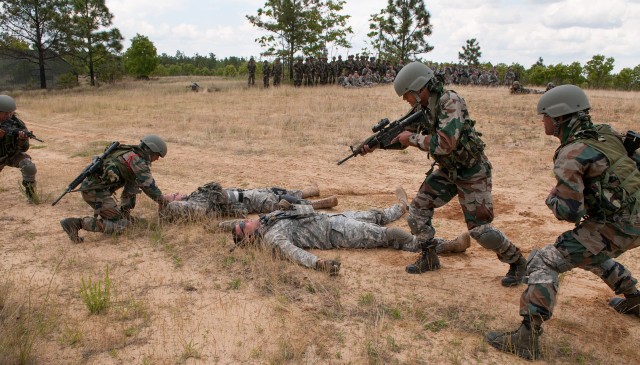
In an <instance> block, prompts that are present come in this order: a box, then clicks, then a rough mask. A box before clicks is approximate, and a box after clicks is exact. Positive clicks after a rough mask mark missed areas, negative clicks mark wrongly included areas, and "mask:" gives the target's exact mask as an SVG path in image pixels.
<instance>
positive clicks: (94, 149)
mask: <svg viewBox="0 0 640 365" xmlns="http://www.w3.org/2000/svg"><path fill="white" fill-rule="evenodd" d="M109 145H111V141H91V142H89V145H88V146H86V147H85V148H84V149H83V150H81V151H79V152H76V153H74V154H73V155H71V158H73V157H93V156H97V155H99V154H101V153H102V152H103V151H104V150H105V148H107V147H109ZM87 164H89V162H87Z"/></svg>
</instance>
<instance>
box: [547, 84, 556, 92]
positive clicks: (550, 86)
mask: <svg viewBox="0 0 640 365" xmlns="http://www.w3.org/2000/svg"><path fill="white" fill-rule="evenodd" d="M554 87H556V85H555V84H554V83H553V82H548V83H547V91H549V90H551V89H553V88H554Z"/></svg>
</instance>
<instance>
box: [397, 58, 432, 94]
mask: <svg viewBox="0 0 640 365" xmlns="http://www.w3.org/2000/svg"><path fill="white" fill-rule="evenodd" d="M432 79H433V71H432V70H431V69H430V68H429V67H427V66H426V65H425V64H423V63H421V62H411V63H410V64H408V65H406V66H404V67H403V68H402V70H400V72H398V75H396V79H395V81H394V82H393V88H394V89H395V90H396V94H398V96H402V95H404V94H405V93H407V91H414V92H418V91H420V89H422V88H423V87H424V86H425V85H426V84H427V83H428V82H429V81H431V80H432Z"/></svg>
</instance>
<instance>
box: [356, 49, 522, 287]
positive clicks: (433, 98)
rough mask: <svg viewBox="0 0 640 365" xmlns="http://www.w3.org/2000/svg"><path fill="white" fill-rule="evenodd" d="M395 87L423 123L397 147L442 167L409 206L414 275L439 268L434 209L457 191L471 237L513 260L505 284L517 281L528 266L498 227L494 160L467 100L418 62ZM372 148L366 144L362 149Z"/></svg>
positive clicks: (509, 261)
mask: <svg viewBox="0 0 640 365" xmlns="http://www.w3.org/2000/svg"><path fill="white" fill-rule="evenodd" d="M393 86H394V89H395V91H396V93H397V94H398V96H402V97H403V99H404V100H405V101H407V102H408V103H409V104H411V106H412V107H413V108H414V110H416V111H418V110H422V111H423V112H424V115H425V118H424V120H425V122H424V124H423V126H422V127H421V128H420V130H418V131H416V132H412V131H404V132H402V133H400V135H398V137H397V138H396V142H397V143H398V144H397V147H398V148H406V147H408V146H413V147H417V148H419V149H421V150H423V151H427V152H428V154H429V156H430V157H431V158H433V159H434V160H435V163H434V164H437V165H438V168H437V169H435V170H433V166H432V170H430V171H429V172H428V173H427V177H426V179H425V180H424V182H423V183H422V185H421V186H420V189H419V190H418V194H417V195H416V197H415V198H414V199H413V201H412V202H411V205H410V207H409V218H407V221H408V223H409V227H410V228H411V232H412V233H413V234H414V235H415V236H416V238H417V239H418V241H419V242H421V244H422V254H421V255H420V257H419V258H418V260H417V261H416V262H415V263H414V264H411V265H409V266H407V268H406V269H407V272H408V273H410V274H420V273H422V272H425V271H432V270H438V269H439V268H440V261H439V259H438V256H437V253H436V243H435V242H434V236H435V229H434V228H433V226H432V224H431V219H432V217H433V214H434V210H435V209H436V208H439V207H441V206H443V205H445V204H447V203H448V202H449V201H450V200H451V199H453V198H454V197H455V196H456V195H457V196H458V201H459V202H460V206H461V207H462V210H463V212H464V218H465V221H466V222H467V228H468V229H469V233H470V234H471V237H473V238H474V239H475V240H476V241H478V243H480V245H481V246H482V247H484V248H486V249H489V250H492V251H494V252H495V253H496V255H497V256H498V259H499V260H500V261H502V262H504V263H507V264H509V271H508V272H507V274H506V275H505V277H504V278H502V285H504V286H515V285H518V284H519V283H520V282H521V280H522V276H523V275H524V272H525V269H526V264H527V262H526V260H525V258H524V257H523V256H522V253H521V252H520V250H519V249H518V247H516V246H515V245H514V244H513V243H511V241H509V239H507V237H505V235H504V234H503V233H502V232H500V231H499V230H498V229H497V228H495V227H493V226H491V222H492V221H493V199H492V196H491V163H490V162H489V160H488V158H487V156H486V155H485V154H484V146H485V144H484V143H483V142H482V140H481V139H480V133H478V132H477V131H476V130H475V128H474V125H475V121H473V120H471V119H470V118H469V112H468V111H467V105H466V103H465V101H464V99H463V98H462V97H461V96H460V95H458V94H457V93H456V92H454V91H451V90H446V91H445V90H444V89H443V87H442V84H441V83H440V81H438V79H437V78H436V77H435V76H434V73H433V71H432V70H431V69H430V68H428V67H427V66H425V65H424V64H422V63H420V62H412V63H410V64H408V65H406V66H405V67H404V68H403V69H402V70H401V71H400V72H399V73H398V75H397V77H396V79H395V81H394V84H393ZM371 150H372V149H370V148H368V147H367V145H365V146H364V147H363V151H362V152H363V153H368V152H370V151H371Z"/></svg>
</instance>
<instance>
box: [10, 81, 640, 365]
mask: <svg viewBox="0 0 640 365" xmlns="http://www.w3.org/2000/svg"><path fill="white" fill-rule="evenodd" d="M193 81H197V82H198V83H199V84H200V85H201V86H203V87H205V88H208V89H209V91H208V92H200V93H192V92H190V91H189V90H188V89H187V88H186V86H188V85H189V84H190V83H191V82H193ZM456 91H458V92H459V93H460V94H461V95H462V96H464V97H465V99H466V101H467V103H468V105H469V109H470V112H471V117H472V118H474V119H475V120H476V121H477V128H478V129H479V130H480V131H481V132H482V133H483V138H484V140H485V142H487V144H488V149H487V151H486V153H487V155H488V156H489V158H490V160H491V162H492V164H493V166H494V180H493V191H494V205H495V210H496V211H495V213H496V220H495V221H494V224H495V225H496V226H497V227H499V228H500V229H501V230H502V231H503V232H505V233H506V234H507V235H508V236H509V237H510V238H511V239H512V240H513V241H514V242H515V243H516V244H517V245H518V246H520V247H521V248H522V249H523V251H524V252H525V254H528V253H529V252H530V251H531V250H532V249H533V248H534V247H541V246H543V245H546V244H549V243H552V242H553V241H554V240H555V237H556V236H557V235H558V234H560V233H561V232H563V231H564V230H567V229H570V228H571V225H570V224H568V223H563V222H559V221H557V220H556V219H555V218H554V217H553V215H552V214H551V212H550V211H549V210H548V209H547V208H546V206H545V205H544V198H545V197H546V196H547V193H548V190H549V189H550V188H551V186H552V185H553V183H554V179H553V176H552V171H551V168H552V156H553V152H554V150H555V148H556V147H557V144H558V142H557V140H556V139H554V138H552V137H547V136H545V135H544V133H543V128H542V125H541V122H540V118H539V117H538V116H537V115H536V114H535V106H536V103H537V100H538V98H539V95H522V96H510V95H509V94H508V91H507V89H506V88H495V89H486V88H472V87H457V88H456ZM13 95H14V96H15V98H16V100H17V103H18V112H19V115H20V116H21V118H22V119H23V120H25V121H26V122H27V125H28V126H29V128H30V129H31V130H33V132H34V133H35V134H36V135H37V136H38V137H39V138H41V139H44V140H45V141H46V142H45V143H38V142H33V143H32V146H33V147H32V149H31V150H30V151H29V153H30V154H31V156H32V157H33V160H34V162H35V163H36V165H37V167H38V181H39V187H38V188H39V190H40V195H41V197H42V203H41V204H38V205H33V204H28V203H27V202H26V199H25V197H24V196H22V195H21V193H20V191H19V181H20V173H19V171H18V170H17V169H12V168H6V169H5V170H3V171H2V173H0V227H1V228H0V363H1V364H5V363H6V364H13V363H36V364H512V363H527V362H526V361H522V360H519V359H517V358H515V357H513V356H511V355H505V354H502V353H499V352H497V351H495V350H494V349H493V348H491V347H490V346H488V345H487V344H485V343H484V342H483V334H484V333H485V332H486V331H487V330H489V329H506V330H510V329H514V328H516V326H517V325H518V324H519V322H520V317H519V315H518V301H519V296H520V293H521V291H522V290H523V289H524V287H523V286H520V287H518V288H503V287H502V286H500V278H501V277H502V276H503V275H504V274H505V272H506V271H507V269H508V267H507V265H505V264H502V263H500V262H499V261H498V260H497V259H496V258H495V255H494V254H492V253H491V252H489V251H487V250H484V249H482V248H481V247H480V246H479V245H478V244H477V243H473V244H472V246H471V248H470V249H468V250H467V252H465V253H463V254H458V255H449V256H443V257H442V258H441V262H442V264H443V268H442V269H441V270H439V271H436V272H433V273H426V274H423V275H418V276H414V275H408V274H406V273H405V271H404V267H405V265H406V264H408V263H410V262H412V261H414V260H415V258H416V256H415V254H411V253H407V252H398V251H395V250H387V249H380V250H369V251H364V250H360V251H358V250H334V251H319V252H316V254H318V255H319V256H320V257H323V258H327V259H334V258H337V259H339V260H340V261H341V262H342V270H341V272H340V275H339V276H337V277H329V276H328V275H326V274H324V273H320V272H316V271H312V270H308V269H304V268H302V267H299V266H297V265H295V264H292V263H289V262H286V261H282V260H279V259H277V258H273V257H272V255H271V253H270V252H266V251H262V250H260V249H258V248H246V249H238V250H235V251H234V252H229V250H228V248H229V246H230V244H231V237H230V235H229V234H227V233H224V232H220V231H219V230H218V229H217V221H215V220H214V221H203V222H196V223H188V224H161V223H160V222H159V221H158V219H157V212H156V210H155V209H156V206H155V204H154V203H153V202H152V201H150V200H149V199H148V198H147V197H145V196H144V195H142V196H141V197H140V198H139V200H138V206H137V207H136V209H135V211H134V214H135V216H136V217H139V218H144V219H141V220H140V222H139V223H137V224H136V227H135V228H134V229H130V230H128V231H127V232H126V233H125V234H123V235H120V236H114V237H112V236H104V235H101V234H97V233H86V232H83V233H84V236H85V242H84V243H82V244H72V243H71V242H70V241H69V240H68V239H67V237H66V235H65V233H64V232H63V231H62V229H61V227H60V225H59V223H58V222H59V220H60V219H61V218H64V217H71V216H86V215H91V214H92V211H91V210H90V209H89V207H88V206H87V205H86V204H85V203H84V202H83V201H82V199H81V197H80V196H79V194H77V193H73V194H69V195H67V196H66V197H65V198H64V199H63V200H62V201H61V202H60V203H59V204H58V205H56V206H55V207H51V205H50V203H51V201H52V200H53V199H55V198H56V197H57V195H59V194H60V193H61V192H62V191H63V190H64V188H65V187H66V186H67V184H68V183H69V182H70V181H71V180H72V179H73V178H74V177H75V176H76V174H78V173H79V172H80V171H81V170H82V168H83V167H84V166H85V165H86V164H88V163H89V162H90V160H91V157H92V156H93V155H95V154H98V153H99V152H101V150H102V149H103V148H104V147H105V146H106V145H107V144H108V143H109V142H110V141H113V140H119V141H121V142H123V143H130V144H134V143H138V140H139V139H140V137H142V136H143V135H145V134H148V133H156V134H158V135H160V136H163V137H164V138H165V139H166V140H167V141H168V146H169V153H168V155H167V157H166V158H164V159H161V160H160V161H158V162H155V163H154V164H153V168H152V170H153V173H154V176H155V178H156V180H157V182H158V185H159V187H160V188H161V189H162V190H163V191H164V192H166V193H170V192H186V193H188V192H191V191H192V190H194V189H195V188H196V187H197V186H199V185H201V184H203V183H205V182H208V181H218V182H220V183H221V184H222V185H223V186H226V187H241V188H250V187H264V186H274V185H275V186H282V187H288V188H299V187H304V186H306V185H308V184H310V183H316V184H318V186H319V187H320V190H321V193H322V196H323V197H324V196H328V195H332V194H335V195H338V197H339V199H340V204H339V205H338V206H337V207H336V208H333V209H332V211H333V212H339V211H342V210H353V209H368V208H371V207H386V206H388V205H390V204H392V203H394V201H395V197H394V194H393V191H394V188H395V187H396V186H398V185H401V186H403V187H404V188H405V189H406V190H407V192H408V194H409V195H410V197H412V196H413V195H414V194H415V192H416V190H417V188H418V187H419V185H420V183H421V182H422V180H423V178H424V173H425V172H426V171H427V170H428V169H429V166H430V161H429V160H427V156H426V154H424V153H422V152H420V151H419V150H418V149H409V150H405V151H377V152H376V153H374V154H371V155H368V156H366V157H357V158H353V159H351V160H349V161H348V162H346V163H345V164H343V165H341V166H337V165H336V162H337V161H338V160H339V159H341V158H342V157H344V156H346V155H347V153H348V152H349V149H348V146H349V145H350V144H354V143H356V142H358V140H360V139H363V138H364V137H366V136H368V135H369V134H370V133H371V132H370V127H371V126H372V125H373V124H375V123H377V121H378V120H380V119H381V118H383V117H389V118H390V119H393V118H394V117H399V116H400V115H403V114H404V113H405V112H406V111H407V109H408V106H407V105H406V104H405V103H403V102H402V100H401V99H400V98H398V97H396V96H395V93H394V92H393V89H392V87H391V86H380V87H375V88H369V89H355V90H354V89H343V88H340V87H318V88H312V89H294V88H292V87H289V86H283V87H281V88H279V89H274V88H271V89H268V90H263V89H262V88H254V89H247V88H246V87H245V84H244V82H242V81H229V80H222V79H216V78H209V79H207V78H198V79H197V80H194V79H187V78H166V79H164V78H163V79H159V80H152V81H148V82H126V83H122V84H118V85H113V86H103V87H100V88H97V89H89V88H80V89H77V90H71V91H29V92H18V93H14V94H13ZM588 95H589V97H590V99H591V102H592V105H593V111H592V115H593V116H594V120H595V121H596V122H607V123H611V124H612V125H613V126H614V127H615V128H617V129H618V130H620V131H624V130H627V129H631V128H635V129H636V130H638V129H640V123H639V120H640V119H639V117H638V115H640V94H638V93H626V92H615V91H588ZM395 224H396V225H398V226H401V227H404V228H405V229H408V227H407V224H406V222H405V221H404V220H401V221H399V222H397V223H395ZM434 224H435V227H436V229H437V231H438V235H439V236H442V237H445V238H452V237H455V236H456V235H457V234H458V233H459V232H461V231H462V230H463V229H464V228H465V225H464V222H463V218H462V213H461V210H460V207H459V205H458V203H457V201H453V202H451V203H450V204H449V205H447V206H445V207H443V208H441V209H439V210H437V211H436V216H435V219H434ZM620 261H621V262H622V263H624V264H625V265H626V266H627V267H629V268H630V269H631V271H632V272H635V274H636V275H640V250H636V251H631V252H627V253H626V254H624V255H623V256H621V257H620ZM107 270H108V276H107ZM83 283H84V285H85V289H86V286H89V287H90V289H91V288H93V289H98V287H97V284H98V283H99V284H100V289H101V290H102V291H101V292H99V291H97V290H94V291H87V290H85V291H84V295H83V290H82V288H83ZM105 285H107V286H108V288H109V291H108V297H107V295H106V293H105V292H104V289H105ZM612 295H613V293H612V292H611V291H610V290H609V288H608V287H606V285H605V284H604V283H602V282H600V281H599V279H598V278H597V277H595V276H594V275H592V274H591V273H588V272H585V271H582V270H574V271H571V272H568V273H566V274H564V275H562V277H561V289H560V295H559V303H558V306H557V308H556V311H555V316H554V318H553V319H552V320H551V321H549V322H547V323H546V324H545V334H544V336H543V339H542V347H543V354H544V359H543V360H541V361H539V362H537V363H550V364H637V363H638V359H639V358H640V350H639V349H638V346H637V344H638V342H639V341H640V319H638V318H632V317H628V316H624V315H620V314H618V313H616V312H615V311H614V310H613V309H611V308H609V306H608V305H607V303H608V300H609V299H610V297H611V296H612ZM105 298H107V299H109V301H108V303H103V304H106V310H103V311H99V313H95V314H91V312H90V311H89V306H88V305H87V304H86V303H90V304H91V300H93V303H92V304H93V305H94V306H95V305H97V304H100V303H97V302H98V301H99V299H105ZM93 308H95V307H93Z"/></svg>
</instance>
